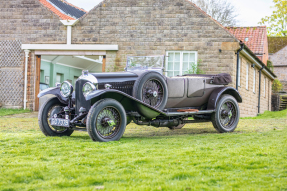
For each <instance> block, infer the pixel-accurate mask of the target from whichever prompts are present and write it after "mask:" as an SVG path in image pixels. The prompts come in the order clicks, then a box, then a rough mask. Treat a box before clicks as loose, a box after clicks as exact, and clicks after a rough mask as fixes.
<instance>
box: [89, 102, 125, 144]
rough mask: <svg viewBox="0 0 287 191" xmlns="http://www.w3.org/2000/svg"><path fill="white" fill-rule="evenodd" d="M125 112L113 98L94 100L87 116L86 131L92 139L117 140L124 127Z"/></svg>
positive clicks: (102, 140) (100, 140)
mask: <svg viewBox="0 0 287 191" xmlns="http://www.w3.org/2000/svg"><path fill="white" fill-rule="evenodd" d="M126 123H127V119H126V112H125V110H124V108H123V106H122V105H121V104H120V103H119V102H118V101H116V100H114V99H103V100H100V101H98V102H96V103H95V104H94V105H93V106H92V108H91V109H90V111H89V114H88V117H87V124H86V125H87V131H88V133H89V136H90V137H91V139H92V140H93V141H99V142H108V141H118V140H119V139H120V138H121V137H122V135H123V134H124V132H125V129H126Z"/></svg>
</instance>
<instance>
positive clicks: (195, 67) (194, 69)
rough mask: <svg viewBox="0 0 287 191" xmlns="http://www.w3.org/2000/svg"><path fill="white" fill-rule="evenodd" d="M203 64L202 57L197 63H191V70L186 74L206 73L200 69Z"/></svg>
mask: <svg viewBox="0 0 287 191" xmlns="http://www.w3.org/2000/svg"><path fill="white" fill-rule="evenodd" d="M201 64H202V60H201V59H199V60H198V61H197V64H195V63H191V64H190V65H189V70H187V72H186V73H185V74H205V72H204V71H203V70H201V69H200V66H201Z"/></svg>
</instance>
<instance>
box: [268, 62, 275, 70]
mask: <svg viewBox="0 0 287 191" xmlns="http://www.w3.org/2000/svg"><path fill="white" fill-rule="evenodd" d="M267 68H269V69H270V70H271V71H272V72H273V70H274V66H273V63H272V62H271V61H270V60H267Z"/></svg>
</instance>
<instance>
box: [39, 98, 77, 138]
mask: <svg viewBox="0 0 287 191" xmlns="http://www.w3.org/2000/svg"><path fill="white" fill-rule="evenodd" d="M63 107H65V105H64V104H62V103H61V102H60V101H59V99H58V98H57V97H53V98H51V99H48V100H47V101H46V102H45V103H44V104H43V105H42V107H41V109H40V110H39V114H38V123H39V127H40V129H41V131H42V132H43V133H44V135H46V136H59V137H61V136H70V135H71V134H72V133H73V132H74V130H71V129H69V128H63V127H62V128H61V127H55V126H52V125H50V122H49V121H48V118H50V117H51V114H52V115H53V112H54V111H55V110H59V109H60V108H63Z"/></svg>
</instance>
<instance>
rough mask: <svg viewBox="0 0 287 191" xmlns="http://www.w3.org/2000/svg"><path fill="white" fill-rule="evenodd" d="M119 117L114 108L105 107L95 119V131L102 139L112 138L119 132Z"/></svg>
mask: <svg viewBox="0 0 287 191" xmlns="http://www.w3.org/2000/svg"><path fill="white" fill-rule="evenodd" d="M120 124H121V116H120V113H119V111H118V110H117V109H116V108H114V107H111V106H109V107H105V108H104V109H102V110H101V111H100V112H99V114H98V116H97V118H96V126H95V127H96V131H97V132H98V134H99V135H100V136H101V137H102V138H104V139H110V138H113V137H114V136H115V135H116V134H117V133H118V132H119V130H120Z"/></svg>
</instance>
